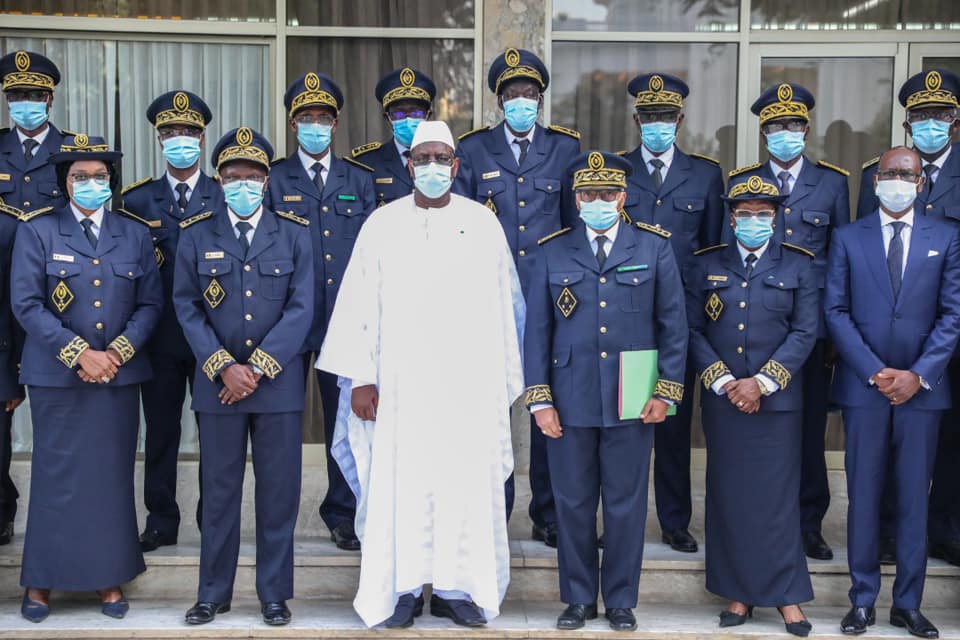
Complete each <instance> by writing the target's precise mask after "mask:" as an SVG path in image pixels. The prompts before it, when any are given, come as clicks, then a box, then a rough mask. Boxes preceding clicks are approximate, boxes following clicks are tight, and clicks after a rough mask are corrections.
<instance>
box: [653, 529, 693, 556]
mask: <svg viewBox="0 0 960 640" xmlns="http://www.w3.org/2000/svg"><path fill="white" fill-rule="evenodd" d="M662 539H663V544H668V545H670V548H671V549H673V550H674V551H680V552H681V553H696V552H697V541H696V540H694V538H693V536H692V535H690V532H689V531H687V530H686V529H677V530H676V531H664V532H663V538H662Z"/></svg>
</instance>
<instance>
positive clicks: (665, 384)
mask: <svg viewBox="0 0 960 640" xmlns="http://www.w3.org/2000/svg"><path fill="white" fill-rule="evenodd" d="M653 395H654V396H657V397H659V398H666V399H667V400H673V401H674V402H676V403H677V404H680V403H681V402H683V384H681V383H679V382H674V381H673V380H664V379H663V378H661V379H660V380H657V384H656V386H655V387H654V388H653Z"/></svg>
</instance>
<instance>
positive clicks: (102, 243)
mask: <svg viewBox="0 0 960 640" xmlns="http://www.w3.org/2000/svg"><path fill="white" fill-rule="evenodd" d="M113 216H114V214H113V212H112V211H110V210H108V209H104V210H103V224H101V225H100V236H99V237H98V238H97V248H96V249H94V250H93V252H94V253H95V254H96V255H97V256H103V255H106V254H108V253H110V252H111V251H113V250H114V249H116V248H117V246H118V243H117V236H121V235H123V233H122V232H121V230H120V225H118V224H117V223H116V220H115V219H114V217H113ZM77 226H80V225H77ZM81 231H82V229H81ZM84 238H86V236H84ZM87 244H90V243H89V242H87Z"/></svg>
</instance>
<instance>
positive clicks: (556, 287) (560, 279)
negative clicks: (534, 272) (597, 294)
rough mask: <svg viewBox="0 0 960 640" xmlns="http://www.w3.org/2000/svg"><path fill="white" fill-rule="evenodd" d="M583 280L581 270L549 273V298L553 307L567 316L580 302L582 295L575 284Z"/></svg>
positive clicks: (571, 313)
mask: <svg viewBox="0 0 960 640" xmlns="http://www.w3.org/2000/svg"><path fill="white" fill-rule="evenodd" d="M582 280H583V271H557V272H554V273H551V274H550V298H551V299H552V300H553V305H554V309H556V312H557V313H559V314H560V315H561V316H563V317H564V318H569V317H570V316H571V315H573V313H574V311H576V309H577V307H578V306H579V305H580V304H581V302H580V297H583V294H582V292H581V291H580V290H579V287H578V286H577V284H578V283H579V282H581V281H582Z"/></svg>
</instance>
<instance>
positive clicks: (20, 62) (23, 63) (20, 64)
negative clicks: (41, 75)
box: [13, 51, 30, 71]
mask: <svg viewBox="0 0 960 640" xmlns="http://www.w3.org/2000/svg"><path fill="white" fill-rule="evenodd" d="M13 61H14V63H15V64H16V65H17V71H26V70H28V69H29V68H30V54H29V53H27V52H26V51H17V53H16V54H15V55H14V56H13Z"/></svg>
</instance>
